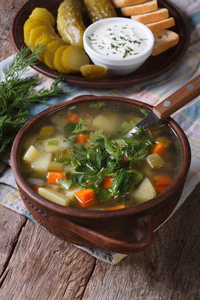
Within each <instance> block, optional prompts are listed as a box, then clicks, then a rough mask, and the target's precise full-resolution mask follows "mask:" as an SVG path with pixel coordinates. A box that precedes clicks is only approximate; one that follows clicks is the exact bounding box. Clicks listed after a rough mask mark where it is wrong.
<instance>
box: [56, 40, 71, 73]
mask: <svg viewBox="0 0 200 300" xmlns="http://www.w3.org/2000/svg"><path fill="white" fill-rule="evenodd" d="M67 47H68V45H64V46H60V47H59V48H58V49H57V50H56V52H55V55H54V61H53V64H54V66H55V68H56V70H57V71H58V72H60V73H68V70H67V69H65V68H64V66H63V64H62V59H61V58H62V53H63V51H64V50H65V49H67Z"/></svg>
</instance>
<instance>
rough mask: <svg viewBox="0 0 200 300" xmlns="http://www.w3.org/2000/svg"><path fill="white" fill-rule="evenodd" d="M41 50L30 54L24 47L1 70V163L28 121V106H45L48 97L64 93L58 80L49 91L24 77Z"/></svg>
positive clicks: (38, 81)
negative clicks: (38, 104) (2, 74)
mask: <svg viewBox="0 0 200 300" xmlns="http://www.w3.org/2000/svg"><path fill="white" fill-rule="evenodd" d="M43 51H44V48H43V47H36V48H35V49H34V50H33V52H31V51H30V49H29V48H28V47H24V48H22V49H21V50H20V51H19V52H18V53H16V54H15V56H14V59H13V61H12V63H10V64H9V65H7V66H6V67H4V69H3V73H4V79H3V80H1V81H0V160H2V159H4V158H5V156H6V155H7V154H9V152H10V148H11V146H12V142H13V140H14V138H15V136H16V134H17V132H18V131H19V130H20V129H21V127H22V126H23V125H24V124H25V123H26V122H27V121H28V118H29V111H28V109H27V106H28V105H29V104H30V103H45V102H46V100H47V98H48V97H51V96H55V95H58V94H61V93H64V90H63V89H61V88H60V86H59V83H60V82H61V78H58V79H56V80H55V81H54V82H53V84H52V85H51V87H50V88H49V89H45V88H42V89H40V90H36V86H38V85H39V84H40V82H41V79H40V78H39V77H37V76H28V77H26V71H27V68H28V67H29V66H31V65H35V64H36V63H37V61H38V57H39V56H40V54H41V53H42V52H43Z"/></svg>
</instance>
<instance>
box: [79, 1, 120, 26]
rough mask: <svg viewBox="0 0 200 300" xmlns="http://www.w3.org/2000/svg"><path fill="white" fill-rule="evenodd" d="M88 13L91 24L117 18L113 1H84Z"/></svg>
mask: <svg viewBox="0 0 200 300" xmlns="http://www.w3.org/2000/svg"><path fill="white" fill-rule="evenodd" d="M84 3H85V8H86V12H87V14H88V17H89V19H90V21H91V22H93V23H94V22H96V21H98V20H101V19H106V18H112V17H116V16H117V14H116V11H115V9H114V6H113V5H112V2H111V0H84Z"/></svg>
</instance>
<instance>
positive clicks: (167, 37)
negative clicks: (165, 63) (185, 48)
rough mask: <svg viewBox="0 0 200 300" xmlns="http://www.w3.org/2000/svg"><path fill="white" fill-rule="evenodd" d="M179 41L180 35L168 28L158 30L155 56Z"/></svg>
mask: <svg viewBox="0 0 200 300" xmlns="http://www.w3.org/2000/svg"><path fill="white" fill-rule="evenodd" d="M178 42H179V35H178V34H177V33H176V32H173V31H171V30H168V29H164V30H161V31H157V32H155V33H154V47H153V51H152V54H151V55H153V56H155V55H158V54H160V53H162V52H164V51H166V50H168V49H169V48H171V47H174V46H175V45H177V44H178Z"/></svg>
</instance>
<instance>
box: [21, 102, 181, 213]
mask: <svg viewBox="0 0 200 300" xmlns="http://www.w3.org/2000/svg"><path fill="white" fill-rule="evenodd" d="M147 113H148V112H147V111H145V110H143V109H140V108H138V107H137V106H133V105H131V104H126V103H121V102H111V101H108V102H107V101H106V102H85V103H81V104H78V105H77V106H69V107H68V108H66V109H62V110H60V111H58V112H56V113H52V114H50V115H48V117H46V118H44V119H43V120H42V121H41V122H40V123H38V124H37V126H36V127H35V128H34V131H32V132H30V133H29V134H28V135H27V137H26V138H25V139H24V141H23V144H22V145H21V151H22V155H21V161H20V169H21V173H22V175H23V177H24V179H25V180H26V181H27V183H28V184H29V185H30V186H31V187H32V188H33V189H34V190H35V192H37V193H38V194H39V195H41V196H42V197H44V198H46V199H48V200H50V201H53V202H55V203H58V204H60V205H64V206H70V207H78V208H83V209H93V210H94V209H98V210H105V209H106V210H109V209H122V208H125V207H128V206H132V205H135V204H139V203H141V202H144V201H148V200H150V199H152V198H154V197H156V196H157V195H158V194H160V193H162V192H164V191H165V189H166V188H167V187H168V186H169V185H170V183H171V182H172V181H173V180H174V179H175V178H176V177H177V175H178V173H179V170H180V166H181V162H182V152H181V147H180V142H179V140H178V138H177V137H176V135H175V134H174V132H173V130H172V129H171V128H170V127H169V125H168V124H167V123H162V122H160V123H157V124H156V125H155V126H153V127H151V128H150V129H147V130H143V129H142V128H139V130H138V131H137V132H136V133H134V134H133V136H132V137H131V138H127V137H126V132H127V131H128V130H130V129H131V128H133V127H134V125H135V124H136V123H137V122H139V121H140V120H141V118H143V117H144V116H145V114H147Z"/></svg>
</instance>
